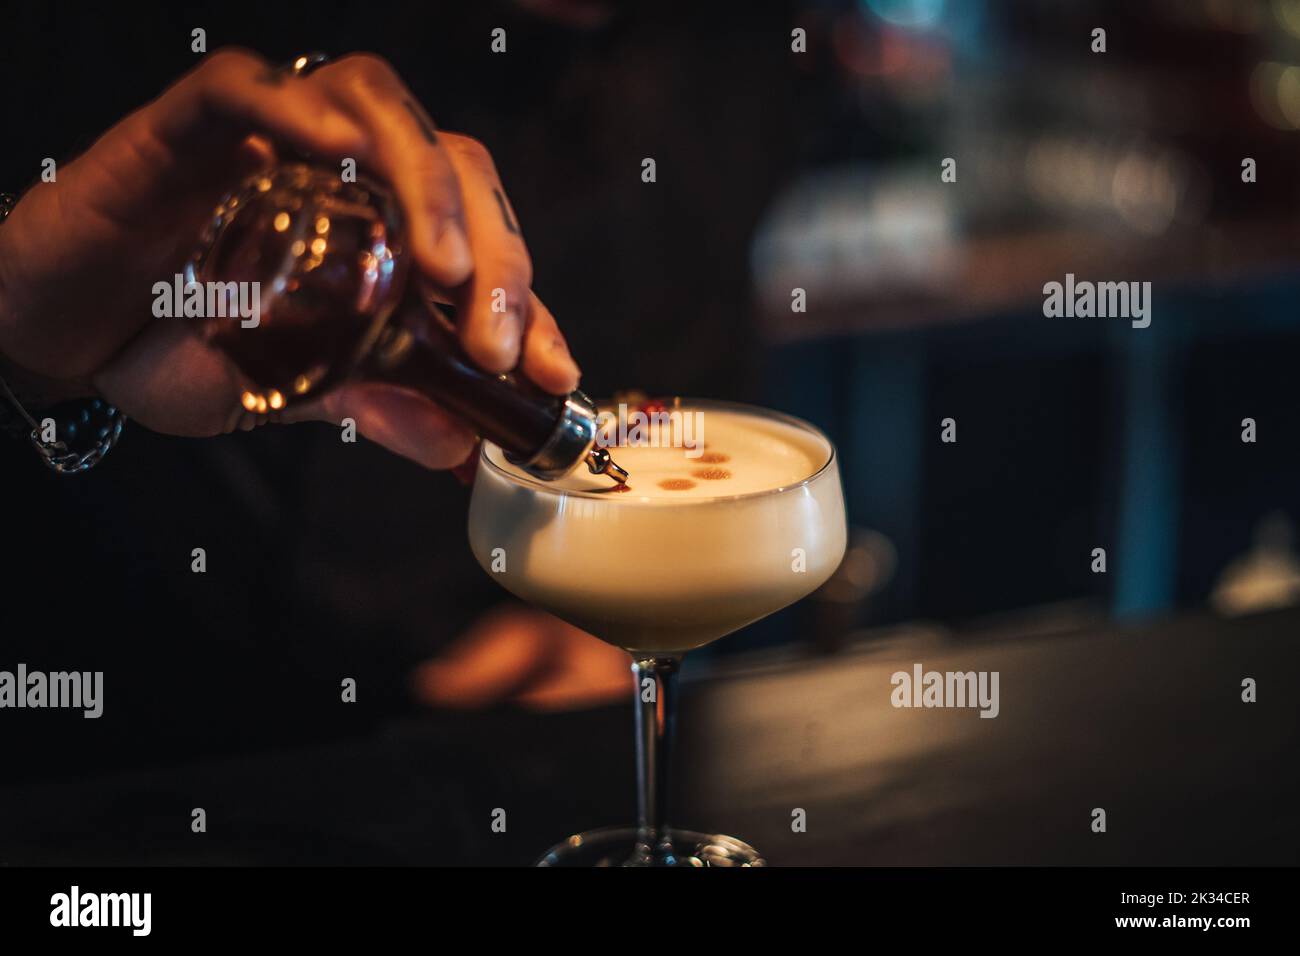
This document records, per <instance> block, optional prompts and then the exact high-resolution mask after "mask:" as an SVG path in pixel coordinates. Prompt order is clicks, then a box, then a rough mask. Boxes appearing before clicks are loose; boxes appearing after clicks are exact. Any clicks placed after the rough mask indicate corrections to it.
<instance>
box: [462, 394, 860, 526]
mask: <svg viewBox="0 0 1300 956" xmlns="http://www.w3.org/2000/svg"><path fill="white" fill-rule="evenodd" d="M669 401H673V402H677V403H680V404H681V405H683V406H690V407H691V408H694V407H698V406H701V405H702V406H705V407H706V408H708V407H711V408H719V409H730V410H733V411H737V412H742V413H744V414H749V415H755V416H757V417H759V418H766V419H770V420H771V419H774V420H777V421H781V422H784V423H785V424H787V425H790V426H792V427H794V428H798V429H799V430H801V431H804V432H808V433H810V434H812V435H814V436H815V437H817V438H820V439H821V440H822V441H824V442H825V443H826V447H827V448H828V449H830V453H829V454H828V455H827V456H826V460H825V461H824V462H822V464H821V465H820V466H819V467H818V468H817V470H816V471H814V472H813V473H812V474H811V475H808V476H807V477H806V478H801V479H799V480H798V481H796V482H794V483H793V484H789V485H781V486H780V487H778V488H764V489H763V490H762V491H746V492H742V493H741V494H737V495H712V496H710V497H708V498H677V499H669V498H645V497H636V498H632V499H630V500H629V499H628V498H625V497H623V496H621V495H620V496H614V495H611V494H610V493H609V492H608V491H579V490H576V489H570V488H558V487H556V485H555V483H554V482H549V481H542V480H541V479H539V478H534V477H532V476H526V475H516V474H513V473H511V472H509V471H506V470H505V469H504V468H502V467H501V466H500V465H498V464H497V463H496V462H494V461H493V460H492V459H491V458H489V457H488V448H489V447H493V448H499V446H497V445H495V444H493V443H492V442H488V441H484V442H483V447H482V448H481V449H480V450H479V465H480V466H481V467H482V466H486V467H488V468H490V469H492V471H494V472H496V473H497V474H498V475H500V476H501V477H502V478H504V479H505V480H506V481H509V482H511V483H512V484H515V485H524V486H529V487H532V488H536V489H537V490H538V491H541V492H543V493H544V494H548V495H554V496H556V497H559V498H585V499H588V500H594V501H604V502H607V503H609V504H611V505H617V506H618V507H620V508H627V507H632V506H639V507H662V505H661V504H660V502H664V501H673V504H674V506H676V507H681V506H682V505H710V504H717V503H718V502H720V501H748V500H750V499H754V498H765V497H767V496H769V495H780V494H786V493H787V492H791V491H795V490H797V489H799V488H803V487H806V486H808V485H810V484H812V483H813V482H814V481H816V480H817V479H819V478H821V477H822V476H823V475H824V474H826V473H827V472H828V471H829V470H830V467H831V465H833V464H835V459H836V455H837V452H836V449H835V443H834V442H833V441H831V440H830V438H829V437H828V436H827V434H826V433H825V432H824V431H822V430H821V429H820V428H818V427H817V426H816V425H814V424H812V423H811V422H808V421H805V420H804V419H802V418H799V417H798V416H795V415H789V414H787V413H785V412H778V411H776V410H775V409H771V408H764V407H763V406H761V405H750V404H747V403H745V402H729V401H725V400H723V399H716V398H689V397H687V396H683V395H674V396H672V397H671V398H670V399H669ZM598 404H599V403H598ZM673 410H674V409H671V408H670V409H668V411H673ZM574 467H575V468H580V467H582V463H581V462H579V463H578V464H577V465H575V466H574Z"/></svg>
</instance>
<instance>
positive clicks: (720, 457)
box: [695, 446, 731, 465]
mask: <svg viewBox="0 0 1300 956" xmlns="http://www.w3.org/2000/svg"><path fill="white" fill-rule="evenodd" d="M705 447H707V446H705ZM695 460H696V461H698V462H699V463H700V464H701V465H720V464H722V463H723V462H724V461H731V456H730V455H724V454H723V453H722V452H720V451H706V452H705V453H704V454H702V455H700V457H698V458H696V459H695Z"/></svg>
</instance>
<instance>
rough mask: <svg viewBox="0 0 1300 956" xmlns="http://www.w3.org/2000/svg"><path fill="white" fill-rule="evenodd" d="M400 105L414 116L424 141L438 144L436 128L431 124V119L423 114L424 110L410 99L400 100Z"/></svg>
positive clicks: (433, 144) (432, 144)
mask: <svg viewBox="0 0 1300 956" xmlns="http://www.w3.org/2000/svg"><path fill="white" fill-rule="evenodd" d="M402 105H403V106H405V107H406V111H407V112H408V113H410V114H411V116H413V117H414V118H415V123H416V125H417V126H419V127H420V132H421V133H423V134H424V139H425V142H427V143H428V144H429V145H431V146H437V145H438V128H437V127H436V126H434V125H433V120H431V119H429V117H428V116H427V115H425V112H424V110H422V109H420V107H419V106H417V105H416V104H414V103H412V102H411V101H410V100H402Z"/></svg>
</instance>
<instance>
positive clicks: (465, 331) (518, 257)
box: [442, 133, 533, 373]
mask: <svg viewBox="0 0 1300 956" xmlns="http://www.w3.org/2000/svg"><path fill="white" fill-rule="evenodd" d="M442 142H443V143H445V144H446V147H447V155H448V157H449V158H450V160H451V164H452V166H453V167H455V169H456V174H457V176H458V177H459V179H460V185H461V202H462V204H463V206H464V210H465V221H466V225H467V227H468V229H469V245H470V251H471V253H472V254H473V256H474V274H473V276H471V278H470V281H469V283H468V286H467V287H466V288H465V289H464V290H463V292H462V295H461V301H460V302H459V303H458V305H459V306H460V315H459V323H460V328H459V331H460V337H461V342H462V344H463V345H464V346H465V351H466V352H468V353H469V356H470V358H472V359H473V360H474V361H476V362H478V363H479V365H481V366H483V368H485V369H487V370H488V371H489V372H496V373H501V372H508V371H510V370H511V369H513V368H514V367H515V366H516V365H517V364H518V363H519V357H520V350H521V347H522V343H523V340H524V330H525V324H526V322H527V319H528V308H529V291H528V290H529V287H530V286H531V285H532V281H533V264H532V260H531V259H530V258H529V256H528V249H527V248H526V247H525V246H524V240H523V236H522V235H521V234H520V231H519V224H518V222H517V220H516V219H515V216H514V212H513V210H512V209H511V208H510V204H509V201H508V200H507V199H506V197H505V190H504V189H503V188H502V186H501V180H500V179H499V178H498V177H497V171H496V166H495V165H494V164H493V162H492V157H491V156H490V155H489V154H488V151H487V149H486V148H485V147H484V146H483V144H482V143H480V142H478V141H477V140H473V139H470V138H469V137H467V136H457V135H455V134H453V133H444V134H442Z"/></svg>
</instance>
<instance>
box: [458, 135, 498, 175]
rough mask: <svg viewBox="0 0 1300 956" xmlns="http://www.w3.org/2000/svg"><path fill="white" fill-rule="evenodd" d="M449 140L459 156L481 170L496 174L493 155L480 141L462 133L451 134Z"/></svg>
mask: <svg viewBox="0 0 1300 956" xmlns="http://www.w3.org/2000/svg"><path fill="white" fill-rule="evenodd" d="M447 139H448V140H449V141H450V143H451V148H452V149H453V150H454V151H455V152H456V153H457V155H459V156H461V157H463V158H464V159H466V160H468V161H469V162H471V163H473V164H474V165H475V166H478V167H479V168H480V169H486V170H490V171H491V172H492V173H493V174H494V175H495V174H496V163H494V162H493V161H492V153H491V152H489V151H488V148H487V147H486V146H484V145H483V144H482V143H481V142H480V141H479V140H477V139H475V138H474V137H472V136H463V135H461V134H460V133H449V134H447Z"/></svg>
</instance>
